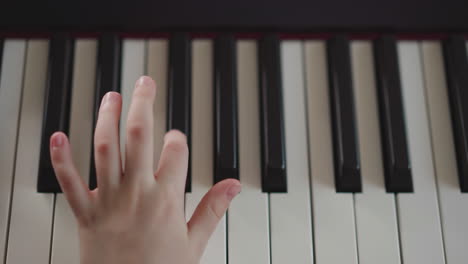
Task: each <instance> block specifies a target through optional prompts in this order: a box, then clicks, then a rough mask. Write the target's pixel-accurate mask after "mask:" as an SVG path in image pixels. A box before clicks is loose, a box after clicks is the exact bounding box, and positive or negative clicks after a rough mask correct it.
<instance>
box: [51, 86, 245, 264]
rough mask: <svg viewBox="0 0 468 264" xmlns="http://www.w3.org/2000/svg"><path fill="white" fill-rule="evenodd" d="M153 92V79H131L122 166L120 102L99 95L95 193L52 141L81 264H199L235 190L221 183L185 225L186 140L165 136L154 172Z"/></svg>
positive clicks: (62, 139) (61, 143) (61, 144)
mask: <svg viewBox="0 0 468 264" xmlns="http://www.w3.org/2000/svg"><path fill="white" fill-rule="evenodd" d="M155 94H156V87H155V84H154V82H153V80H152V79H151V78H149V77H141V78H140V79H139V80H138V81H137V84H136V87H135V90H134V93H133V98H132V103H131V106H130V110H129V113H128V121H127V133H126V135H127V137H126V142H127V143H126V147H125V149H126V153H125V161H121V159H120V157H121V155H120V147H119V129H118V126H119V119H120V111H121V107H122V100H121V97H120V95H119V94H118V93H115V92H110V93H107V94H106V96H105V97H104V98H103V101H102V104H101V107H100V110H99V118H98V121H97V125H96V131H95V134H94V142H95V144H94V153H95V161H96V162H95V164H96V174H97V181H98V188H96V189H95V190H93V191H90V190H89V189H88V187H87V186H86V184H85V183H84V181H83V179H82V178H81V177H80V175H78V173H77V170H76V168H75V166H74V164H73V160H72V156H71V151H70V145H69V142H68V140H67V137H66V136H65V135H64V134H63V133H61V132H57V133H55V134H54V135H52V137H51V145H50V147H51V157H52V163H53V166H54V169H55V173H56V175H57V178H58V180H59V182H60V186H61V187H62V190H63V192H64V193H65V195H66V197H67V200H68V202H69V204H70V206H71V208H72V210H73V212H74V214H75V217H76V219H77V221H78V224H79V233H80V250H81V263H82V264H91V263H99V264H120V263H122V264H129V263H138V264H145V263H148V264H154V263H165V264H166V263H168V264H171V263H174V264H185V263H198V262H199V260H200V258H201V256H202V254H203V251H204V249H205V247H206V244H207V242H208V239H209V238H210V236H211V234H212V233H213V231H214V229H215V227H216V225H217V224H218V221H219V220H220V218H221V217H222V216H223V214H224V213H225V211H226V210H227V208H228V206H229V203H230V201H231V200H232V198H233V197H234V196H235V195H236V194H237V193H239V191H240V183H239V182H238V181H237V180H233V179H229V180H224V181H222V182H219V183H218V184H216V185H215V186H213V188H211V190H210V191H209V192H208V193H207V194H206V195H205V197H204V198H203V199H202V201H201V202H200V204H199V205H198V207H197V209H196V211H195V212H194V214H193V217H192V218H191V219H190V221H189V222H188V223H186V222H185V217H184V190H185V180H186V175H187V163H188V155H189V153H188V148H187V143H186V138H185V136H184V135H183V134H182V133H180V132H178V131H170V132H168V133H167V134H166V136H165V138H164V147H163V150H162V153H161V159H160V161H159V168H158V170H157V171H156V172H154V171H153V103H154V98H155ZM124 162H125V166H124V167H125V170H123V169H122V165H123V163H124Z"/></svg>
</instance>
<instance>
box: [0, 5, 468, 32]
mask: <svg viewBox="0 0 468 264" xmlns="http://www.w3.org/2000/svg"><path fill="white" fill-rule="evenodd" d="M1 2H2V3H0V30H2V31H36V30H37V31H41V30H42V31H43V30H48V31H49V30H50V31H51V30H78V31H80V30H124V31H125V30H128V31H135V30H136V31H154V30H159V31H161V30H163V31H164V30H168V31H169V30H199V31H200V30H205V31H209V30H225V31H226V30H236V31H280V30H281V31H288V32H289V31H291V32H294V31H302V32H315V31H321V32H324V31H332V32H335V31H356V32H361V31H374V32H375V31H379V32H382V31H385V32H392V31H399V32H468V0H446V1H443V0H411V1H404V0H385V1H382V0H380V1H379V0H270V1H267V0H231V1H222V0H191V1H190V0H152V1H151V0H115V1H108V0H106V1H89V0H85V1H80V0H73V1H68V0H48V1H39V0H35V1H31V0H27V1H25V0H2V1H1Z"/></svg>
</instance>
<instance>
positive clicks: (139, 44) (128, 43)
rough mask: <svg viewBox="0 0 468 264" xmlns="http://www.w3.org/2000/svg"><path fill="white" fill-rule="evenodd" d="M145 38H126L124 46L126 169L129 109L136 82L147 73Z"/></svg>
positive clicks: (122, 84) (122, 128) (122, 133)
mask: <svg viewBox="0 0 468 264" xmlns="http://www.w3.org/2000/svg"><path fill="white" fill-rule="evenodd" d="M145 44H146V42H145V41H144V40H134V39H125V40H123V47H122V68H121V82H120V94H121V95H122V112H121V114H120V154H121V160H122V168H123V169H124V170H125V143H126V141H127V139H126V135H127V133H126V131H127V118H128V110H129V109H130V104H131V101H132V95H133V90H134V88H135V83H136V81H137V80H138V78H140V76H141V75H143V74H144V73H145V52H146V48H145Z"/></svg>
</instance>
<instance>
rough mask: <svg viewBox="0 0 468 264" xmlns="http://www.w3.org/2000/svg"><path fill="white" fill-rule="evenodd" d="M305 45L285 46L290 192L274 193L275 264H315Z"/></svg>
mask: <svg viewBox="0 0 468 264" xmlns="http://www.w3.org/2000/svg"><path fill="white" fill-rule="evenodd" d="M302 48H303V46H302V43H301V42H299V41H284V42H282V43H281V47H280V50H281V62H282V65H281V70H282V79H283V80H282V84H283V107H284V108H283V109H284V131H285V141H286V164H287V166H286V168H287V171H286V173H287V184H288V185H287V186H288V192H287V193H271V194H270V227H271V228H270V230H271V233H270V236H271V263H272V264H282V263H312V262H313V245H312V223H311V205H310V189H309V188H310V184H309V167H308V166H309V164H308V160H307V156H308V153H307V129H306V106H305V104H304V103H305V100H304V96H305V95H304V75H303V72H304V68H303V64H302V60H303V52H302Z"/></svg>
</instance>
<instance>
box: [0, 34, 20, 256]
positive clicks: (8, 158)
mask: <svg viewBox="0 0 468 264" xmlns="http://www.w3.org/2000/svg"><path fill="white" fill-rule="evenodd" d="M25 53H26V41H24V40H11V39H7V40H6V41H5V43H4V48H3V59H2V61H1V64H2V65H1V73H0V79H1V80H0V120H2V126H0V135H1V136H0V175H1V177H0V251H1V253H0V257H1V259H2V260H3V259H5V255H4V254H5V249H6V247H7V245H8V242H7V241H8V223H9V213H10V197H11V190H12V183H13V179H14V178H13V177H14V176H13V174H14V172H15V159H17V157H16V142H17V135H18V134H17V132H18V119H19V117H20V108H21V91H22V89H23V87H22V82H23V72H24V58H25ZM18 162H20V163H19V164H18V165H20V164H21V165H23V166H24V164H22V163H21V161H18Z"/></svg>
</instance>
